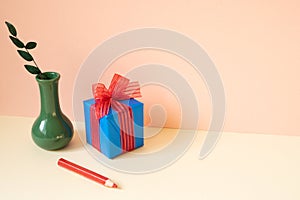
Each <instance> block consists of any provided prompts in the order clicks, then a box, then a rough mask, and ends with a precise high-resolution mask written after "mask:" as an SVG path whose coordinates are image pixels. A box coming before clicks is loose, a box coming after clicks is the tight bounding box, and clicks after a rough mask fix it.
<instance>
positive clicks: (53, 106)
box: [31, 72, 73, 150]
mask: <svg viewBox="0 0 300 200" xmlns="http://www.w3.org/2000/svg"><path fill="white" fill-rule="evenodd" d="M45 74H46V75H47V77H49V78H50V79H47V80H44V79H41V78H39V76H36V80H37V82H38V85H39V90H40V100H41V110H40V115H39V116H38V118H37V119H36V120H35V122H34V124H33V126H32V130H31V136H32V139H33V141H34V142H35V143H36V144H37V145H38V146H39V147H41V148H43V149H46V150H57V149H61V148H63V147H65V146H66V145H67V144H68V143H69V142H70V141H71V139H72V137H73V126H72V123H71V121H70V120H69V119H68V118H67V117H66V116H65V115H64V114H63V113H62V111H61V109H60V104H59V97H58V81H59V78H60V75H59V74H58V73H56V72H46V73H45Z"/></svg>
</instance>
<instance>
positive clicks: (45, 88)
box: [39, 79, 61, 115]
mask: <svg viewBox="0 0 300 200" xmlns="http://www.w3.org/2000/svg"><path fill="white" fill-rule="evenodd" d="M39 89H40V99H41V114H51V115H59V114H60V113H61V110H60V105H59V98H58V79H55V80H53V81H46V82H39Z"/></svg>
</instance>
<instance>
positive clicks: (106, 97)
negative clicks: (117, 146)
mask: <svg viewBox="0 0 300 200" xmlns="http://www.w3.org/2000/svg"><path fill="white" fill-rule="evenodd" d="M93 95H94V99H95V105H93V106H92V107H91V110H94V116H91V126H92V145H93V146H94V147H96V148H97V149H98V150H100V138H99V124H98V125H96V124H95V121H96V120H97V121H99V119H100V118H102V117H103V116H105V115H107V114H108V112H109V109H110V107H112V109H114V110H115V111H116V112H117V113H118V120H119V124H120V134H121V145H122V146H121V147H122V149H123V151H130V150H132V149H134V126H133V114H132V109H131V107H129V106H127V105H125V104H122V103H120V102H119V101H120V100H126V99H130V98H137V97H141V93H140V85H139V83H138V82H137V81H134V82H130V81H129V79H127V78H125V77H123V76H121V75H119V74H115V75H114V77H113V79H112V81H111V83H110V86H109V88H108V89H107V88H106V87H105V85H104V84H102V83H97V84H94V85H93ZM91 113H92V112H91ZM99 122H100V121H99ZM99 122H98V123H99ZM93 127H94V128H93Z"/></svg>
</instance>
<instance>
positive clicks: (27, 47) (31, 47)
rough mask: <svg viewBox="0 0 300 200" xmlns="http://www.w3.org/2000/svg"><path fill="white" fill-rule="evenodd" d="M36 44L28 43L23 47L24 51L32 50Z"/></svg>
mask: <svg viewBox="0 0 300 200" xmlns="http://www.w3.org/2000/svg"><path fill="white" fill-rule="evenodd" d="M36 45H37V44H36V42H28V43H27V44H26V46H25V48H26V49H34V48H35V47H36Z"/></svg>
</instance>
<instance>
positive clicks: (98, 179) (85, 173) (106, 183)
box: [57, 158, 118, 188]
mask: <svg viewBox="0 0 300 200" xmlns="http://www.w3.org/2000/svg"><path fill="white" fill-rule="evenodd" d="M57 164H58V165H59V166H61V167H63V168H66V169H68V170H71V171H73V172H75V173H77V174H80V175H82V176H84V177H86V178H88V179H91V180H93V181H96V182H98V183H100V184H102V185H104V186H106V187H111V188H117V187H118V186H117V185H116V184H115V183H114V182H112V181H111V180H110V179H109V178H107V177H105V176H102V175H100V174H98V173H96V172H93V171H91V170H89V169H86V168H84V167H81V166H79V165H76V164H75V163H72V162H70V161H68V160H66V159H63V158H60V159H59V160H58V162H57Z"/></svg>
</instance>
